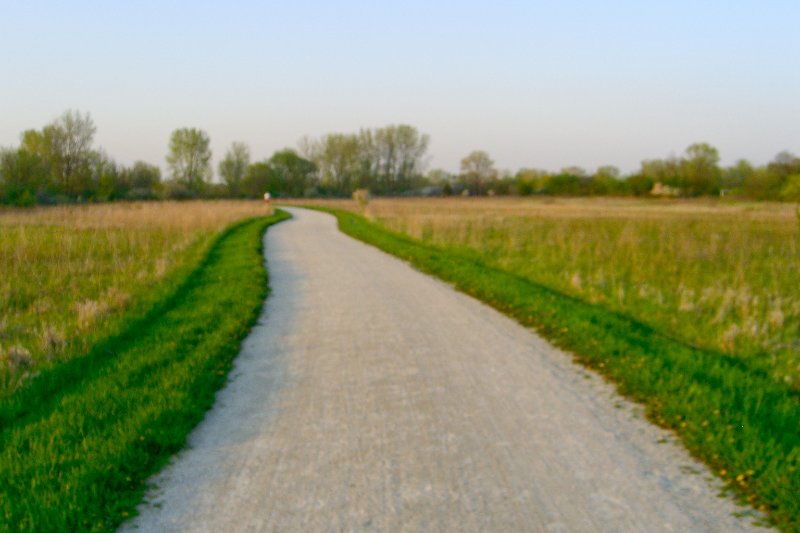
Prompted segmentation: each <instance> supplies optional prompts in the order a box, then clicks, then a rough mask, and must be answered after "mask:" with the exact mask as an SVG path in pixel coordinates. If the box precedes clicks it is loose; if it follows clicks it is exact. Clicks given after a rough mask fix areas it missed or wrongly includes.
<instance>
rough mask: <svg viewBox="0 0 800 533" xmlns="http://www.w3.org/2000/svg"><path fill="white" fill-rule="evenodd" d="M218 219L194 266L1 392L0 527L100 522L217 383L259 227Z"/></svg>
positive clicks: (101, 527) (244, 306)
mask: <svg viewBox="0 0 800 533" xmlns="http://www.w3.org/2000/svg"><path fill="white" fill-rule="evenodd" d="M286 218H289V215H288V214H287V213H286V212H283V211H277V212H276V213H275V214H274V215H273V216H270V217H259V218H254V219H247V220H245V221H242V222H239V223H236V224H234V225H232V226H230V227H228V228H227V229H226V230H224V231H222V232H221V233H220V234H219V236H217V237H216V238H215V240H214V241H213V243H212V244H211V245H210V246H209V248H208V251H207V253H206V255H205V257H203V259H202V260H201V261H200V262H199V264H198V266H197V268H196V269H195V270H193V271H191V272H187V274H186V277H185V278H184V279H183V281H182V282H181V283H176V284H175V286H174V290H172V292H171V293H169V294H167V295H165V297H164V298H163V299H162V300H161V301H159V302H158V303H156V304H155V305H154V306H153V307H152V308H151V310H150V311H149V312H147V313H146V314H144V315H143V316H140V317H138V318H137V319H136V320H134V321H133V322H132V323H131V324H130V325H129V326H128V327H127V329H125V330H124V331H121V332H118V334H116V335H114V336H113V337H111V338H108V339H105V340H103V341H101V342H100V343H98V344H97V345H95V346H94V348H93V349H92V350H91V351H90V352H89V353H88V354H87V355H86V356H83V357H80V358H76V359H73V360H71V361H68V362H66V363H64V364H63V365H59V366H56V367H53V368H50V369H47V370H45V371H43V372H42V375H40V376H38V377H37V378H36V379H34V380H32V381H31V382H30V383H29V384H28V385H27V386H26V387H24V388H23V389H21V390H19V391H17V393H16V394H14V395H12V396H9V397H6V398H3V399H2V400H0V510H1V512H2V514H0V530H4V531H109V530H113V529H114V528H115V527H116V526H118V525H119V524H120V523H121V522H122V521H124V520H125V519H126V518H128V517H129V516H132V515H133V514H134V513H135V508H136V505H137V504H138V503H139V502H140V501H141V498H142V496H143V494H144V491H145V489H146V485H145V481H146V479H147V478H148V477H149V476H150V475H151V474H153V473H154V472H156V471H157V470H158V469H159V468H161V467H162V466H163V465H164V464H165V463H166V461H167V460H168V459H169V457H170V456H171V455H172V454H174V453H175V452H177V451H178V450H180V449H181V448H182V447H183V446H184V445H185V442H186V437H187V436H188V434H189V432H190V431H191V430H192V429H193V428H194V427H195V426H196V424H197V423H198V422H199V421H200V420H201V419H202V417H203V415H204V413H205V412H206V411H207V410H208V408H210V407H211V405H212V404H213V401H214V396H215V393H216V391H217V390H218V389H219V388H220V387H221V386H222V385H223V384H224V383H225V380H226V376H227V373H228V371H229V369H230V368H231V364H232V361H233V359H234V357H235V356H236V355H237V353H238V352H239V348H240V342H241V340H242V339H243V338H244V337H245V336H246V334H247V333H248V331H249V330H250V328H251V327H252V325H253V324H254V323H255V321H256V319H257V318H258V315H259V312H260V310H261V307H262V304H263V301H264V298H265V297H266V295H267V290H268V289H267V272H266V269H265V266H264V259H263V254H262V252H263V244H262V237H263V234H264V232H265V231H266V229H267V227H268V226H270V225H272V224H275V223H277V222H280V221H282V220H284V219H286Z"/></svg>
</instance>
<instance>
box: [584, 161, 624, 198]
mask: <svg viewBox="0 0 800 533" xmlns="http://www.w3.org/2000/svg"><path fill="white" fill-rule="evenodd" d="M619 176H620V174H619V169H618V168H617V167H615V166H613V165H606V166H602V167H599V168H598V169H597V172H595V173H594V176H592V178H591V180H590V181H589V185H588V189H589V194H596V195H608V194H618V193H619V192H620V188H621V183H622V182H621V181H620V179H619Z"/></svg>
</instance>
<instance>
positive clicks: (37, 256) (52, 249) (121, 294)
mask: <svg viewBox="0 0 800 533" xmlns="http://www.w3.org/2000/svg"><path fill="white" fill-rule="evenodd" d="M268 213H271V209H270V208H267V207H265V206H264V205H263V204H262V203H260V202H246V201H213V202H180V203H178V202H162V203H129V204H102V205H85V206H59V207H40V208H35V209H4V210H0V317H2V320H0V381H5V382H8V381H9V380H12V381H13V380H14V379H15V375H17V374H20V373H21V371H30V370H31V369H33V368H35V367H36V366H37V365H38V364H40V363H41V362H42V361H49V360H54V359H59V358H62V357H63V356H65V355H67V354H74V353H75V352H77V351H80V350H81V349H84V348H85V347H86V346H88V345H89V344H90V343H91V342H92V341H93V340H94V339H96V338H98V336H101V335H102V334H103V332H104V331H105V329H104V325H105V324H106V323H107V322H108V319H110V318H113V317H117V316H119V315H120V314H121V313H122V312H123V311H124V310H125V309H126V308H127V306H128V305H129V304H130V302H131V301H132V300H133V299H135V298H136V297H137V296H138V295H141V294H142V293H144V292H146V291H147V290H148V289H150V288H151V287H153V286H154V285H155V284H157V283H158V282H159V280H161V279H163V278H164V277H165V276H168V275H169V274H170V273H171V272H173V271H174V270H175V269H176V268H179V267H181V266H184V265H188V264H191V262H192V261H194V260H195V259H196V258H198V257H199V256H200V255H201V254H202V252H203V250H204V249H205V246H206V245H207V244H208V243H209V242H210V239H211V238H212V236H213V235H214V234H215V233H217V232H218V231H220V230H221V229H223V228H224V227H226V226H228V225H229V224H231V223H232V222H234V221H236V220H240V219H243V218H247V217H251V216H257V215H265V214H268ZM26 354H27V355H26ZM16 377H18V376H16Z"/></svg>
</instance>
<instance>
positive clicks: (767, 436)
mask: <svg viewBox="0 0 800 533" xmlns="http://www.w3.org/2000/svg"><path fill="white" fill-rule="evenodd" d="M328 211H329V212H331V213H332V214H334V215H335V216H336V217H337V218H338V222H339V228H340V229H341V230H342V231H343V232H344V233H346V234H348V235H351V236H353V237H355V238H357V239H360V240H362V241H364V242H366V243H368V244H371V245H373V246H376V247H377V248H380V249H382V250H384V251H386V252H389V253H391V254H394V255H396V256H398V257H400V258H403V259H405V260H408V261H409V262H410V263H411V264H412V265H414V266H415V267H417V268H418V269H420V270H422V271H424V272H427V273H430V274H433V275H435V276H437V277H439V278H441V279H443V280H445V281H448V282H450V283H452V284H453V285H454V286H455V287H456V288H457V289H459V290H461V291H463V292H466V293H469V294H471V295H473V296H475V297H476V298H479V299H481V300H483V301H484V302H487V303H488V304H490V305H492V306H493V307H495V308H497V309H499V310H500V311H502V312H504V313H506V314H508V315H510V316H512V317H514V318H515V319H516V320H518V321H519V322H520V323H522V324H524V325H526V326H532V327H534V328H536V329H537V330H538V331H539V332H540V333H541V334H542V335H544V336H545V337H547V338H548V339H550V340H551V341H553V342H554V343H555V344H556V345H558V346H560V347H562V348H564V349H566V350H569V351H571V352H572V353H573V354H575V357H576V359H577V360H579V361H580V362H581V363H583V364H585V365H587V366H589V367H591V368H594V369H596V370H597V371H598V372H600V373H602V374H603V375H605V376H606V377H608V378H609V379H610V380H612V381H614V382H615V383H616V384H617V385H618V388H619V390H620V392H621V393H623V394H625V395H626V396H628V397H631V398H633V399H635V400H637V401H639V402H641V403H642V404H644V406H645V408H646V413H647V414H648V416H649V417H650V418H651V419H652V420H654V421H656V422H657V423H659V424H660V425H662V426H664V427H667V428H671V429H673V430H675V431H676V433H677V434H678V435H679V436H680V438H681V439H682V441H683V443H684V444H685V446H686V447H687V448H688V449H689V450H690V451H691V452H692V453H693V454H694V455H695V456H697V457H698V458H700V459H702V460H704V461H705V462H707V463H708V464H709V465H710V466H711V467H712V469H713V470H714V471H715V472H716V473H717V474H718V475H720V476H721V477H722V478H723V479H724V480H725V481H726V482H727V483H728V486H729V487H730V488H731V489H733V490H734V491H735V492H736V493H737V494H739V495H740V496H741V497H742V499H744V500H747V501H749V502H750V503H751V504H753V505H754V506H756V507H759V508H761V509H762V510H764V511H767V512H768V513H769V515H770V517H771V518H772V519H773V520H774V521H775V523H776V524H777V525H778V526H780V527H782V528H784V529H786V530H799V529H800V496H798V494H800V472H798V468H800V394H799V393H798V392H797V391H796V390H794V389H793V388H792V387H790V386H789V385H788V384H785V383H781V382H778V381H776V380H775V379H773V377H772V376H771V375H770V374H769V373H768V372H765V371H764V370H763V368H762V367H761V366H760V365H758V364H750V362H749V361H748V360H747V359H741V358H736V357H733V356H731V355H729V354H725V353H721V352H719V351H716V350H712V349H708V348H700V347H695V346H692V345H690V344H687V343H685V342H683V341H681V340H679V339H676V338H674V337H673V336H671V335H668V334H666V333H663V332H661V331H659V330H657V329H655V328H654V327H653V326H651V325H648V324H645V323H643V322H642V321H639V320H636V319H634V318H631V317H629V316H626V315H625V314H623V313H620V312H615V311H611V310H609V309H607V308H606V307H603V306H601V305H598V304H594V303H590V302H587V301H583V300H581V299H579V298H577V297H575V296H572V295H567V294H564V293H562V292H559V291H556V290H553V289H551V288H548V287H545V286H543V285H541V284H537V283H535V282H532V281H531V280H529V279H527V278H525V277H523V276H520V275H517V274H514V273H510V272H508V271H505V270H503V269H501V268H498V267H496V266H493V265H491V264H488V261H485V260H484V259H483V258H482V256H480V255H479V254H477V253H468V252H463V253H459V251H456V250H453V249H448V248H444V247H436V246H432V245H429V244H423V243H421V242H419V241H416V240H413V239H411V238H409V237H407V236H404V235H401V234H397V233H394V232H391V231H389V230H386V229H385V228H382V227H380V226H379V225H377V224H374V223H370V222H368V221H367V220H365V219H364V218H363V217H361V216H359V215H356V214H352V213H348V212H344V211H340V210H335V209H328Z"/></svg>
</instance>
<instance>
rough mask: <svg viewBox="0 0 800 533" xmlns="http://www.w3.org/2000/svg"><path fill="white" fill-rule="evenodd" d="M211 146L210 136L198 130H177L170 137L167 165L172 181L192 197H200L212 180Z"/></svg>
mask: <svg viewBox="0 0 800 533" xmlns="http://www.w3.org/2000/svg"><path fill="white" fill-rule="evenodd" d="M210 144H211V140H210V139H209V137H208V134H207V133H206V132H204V131H203V130H199V129H196V128H181V129H177V130H175V131H173V132H172V136H171V137H170V141H169V154H168V155H167V164H168V165H169V168H170V171H171V172H172V179H173V180H174V181H175V182H176V183H177V184H180V185H182V186H183V187H185V188H186V190H187V191H188V193H189V194H190V195H191V196H200V195H201V194H202V193H203V191H204V190H205V187H206V185H207V184H208V183H209V181H210V180H211V148H210V147H209V145H210ZM176 190H179V189H176ZM181 193H182V194H183V191H181Z"/></svg>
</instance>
